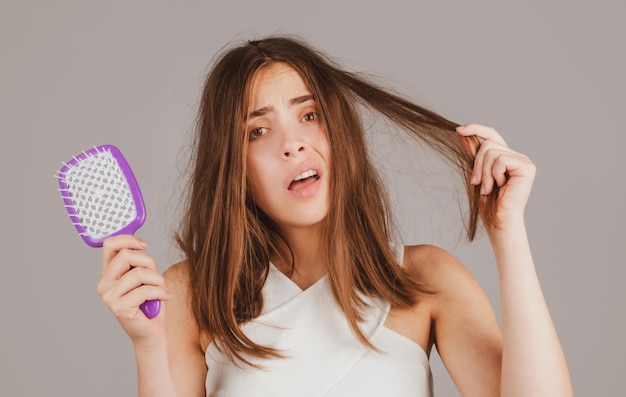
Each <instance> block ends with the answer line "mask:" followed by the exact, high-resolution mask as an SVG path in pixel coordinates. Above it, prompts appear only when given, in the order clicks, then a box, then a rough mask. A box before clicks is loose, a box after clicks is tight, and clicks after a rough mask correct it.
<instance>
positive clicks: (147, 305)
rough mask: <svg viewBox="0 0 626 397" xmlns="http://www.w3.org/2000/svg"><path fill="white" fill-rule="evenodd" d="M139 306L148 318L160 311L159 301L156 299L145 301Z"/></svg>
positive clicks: (153, 316)
mask: <svg viewBox="0 0 626 397" xmlns="http://www.w3.org/2000/svg"><path fill="white" fill-rule="evenodd" d="M139 308H140V309H141V311H142V312H143V314H145V315H146V317H148V318H155V317H156V316H158V315H159V312H160V311H161V301H160V300H158V299H154V300H149V301H145V302H144V303H142V304H141V305H140V306H139Z"/></svg>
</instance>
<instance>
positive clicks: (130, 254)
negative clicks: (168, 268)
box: [101, 248, 159, 283]
mask: <svg viewBox="0 0 626 397" xmlns="http://www.w3.org/2000/svg"><path fill="white" fill-rule="evenodd" d="M132 268H144V269H149V270H151V271H153V272H156V273H158V272H159V269H158V267H157V265H156V262H155V261H154V258H153V257H152V256H150V255H148V254H146V253H145V252H142V251H136V250H132V249H128V248H123V249H121V250H120V251H119V252H118V253H117V254H116V255H115V256H114V257H113V259H112V260H111V262H110V263H109V264H108V265H107V266H106V267H104V273H103V274H102V277H101V280H102V281H104V282H105V283H106V282H115V281H116V280H119V279H120V278H121V277H122V276H123V275H124V274H126V273H127V272H128V271H129V270H131V269H132Z"/></svg>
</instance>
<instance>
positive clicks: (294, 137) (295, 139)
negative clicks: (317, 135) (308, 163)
mask: <svg viewBox="0 0 626 397" xmlns="http://www.w3.org/2000/svg"><path fill="white" fill-rule="evenodd" d="M283 134H284V137H283V146H282V150H281V151H282V157H283V159H289V158H293V157H295V156H297V155H299V154H302V153H304V152H306V147H307V143H306V141H305V140H304V139H303V137H302V135H301V134H300V133H299V132H298V131H297V127H296V128H290V129H288V130H284V132H283Z"/></svg>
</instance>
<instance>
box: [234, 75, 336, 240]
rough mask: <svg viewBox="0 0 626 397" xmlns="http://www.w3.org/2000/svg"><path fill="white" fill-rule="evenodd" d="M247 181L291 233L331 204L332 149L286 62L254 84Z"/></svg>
mask: <svg viewBox="0 0 626 397" xmlns="http://www.w3.org/2000/svg"><path fill="white" fill-rule="evenodd" d="M248 116H249V121H248V124H247V129H246V131H247V133H248V134H249V135H248V137H249V138H248V139H249V145H248V154H247V179H248V183H249V185H250V187H251V189H252V194H253V198H254V201H255V203H256V205H257V206H258V207H259V208H261V209H262V210H263V212H265V213H266V214H267V215H268V216H269V217H270V218H271V219H272V220H273V221H274V222H276V224H277V225H278V227H279V228H280V229H281V231H282V232H285V233H288V232H289V231H295V229H299V228H307V227H310V226H314V225H318V224H320V222H322V221H323V220H324V218H325V217H326V214H327V213H328V206H329V177H330V169H329V167H330V148H329V143H328V136H327V133H326V129H325V127H324V124H323V123H322V121H321V119H320V116H319V113H318V108H317V104H316V102H315V100H314V99H313V96H312V94H311V91H310V90H309V88H308V87H307V86H306V84H305V83H304V80H303V79H302V77H300V75H299V74H298V72H296V71H295V70H294V69H293V68H291V67H290V66H288V65H287V64H284V63H273V64H271V65H268V66H266V67H264V68H262V69H261V70H260V71H259V72H258V74H257V77H256V79H255V80H254V82H253V85H252V98H251V108H250V113H249V115H248Z"/></svg>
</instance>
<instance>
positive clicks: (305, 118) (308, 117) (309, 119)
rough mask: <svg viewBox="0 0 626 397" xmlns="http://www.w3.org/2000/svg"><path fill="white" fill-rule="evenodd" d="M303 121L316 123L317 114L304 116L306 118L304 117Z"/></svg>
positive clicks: (310, 113)
mask: <svg viewBox="0 0 626 397" xmlns="http://www.w3.org/2000/svg"><path fill="white" fill-rule="evenodd" d="M302 120H303V121H315V120H317V113H315V112H309V113H307V114H305V115H304V117H302Z"/></svg>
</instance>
